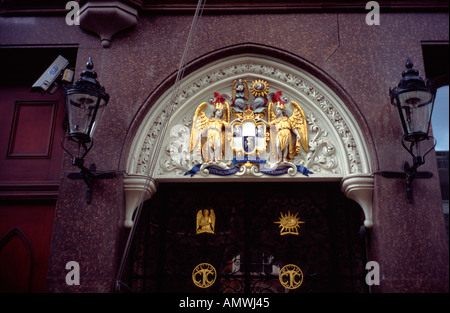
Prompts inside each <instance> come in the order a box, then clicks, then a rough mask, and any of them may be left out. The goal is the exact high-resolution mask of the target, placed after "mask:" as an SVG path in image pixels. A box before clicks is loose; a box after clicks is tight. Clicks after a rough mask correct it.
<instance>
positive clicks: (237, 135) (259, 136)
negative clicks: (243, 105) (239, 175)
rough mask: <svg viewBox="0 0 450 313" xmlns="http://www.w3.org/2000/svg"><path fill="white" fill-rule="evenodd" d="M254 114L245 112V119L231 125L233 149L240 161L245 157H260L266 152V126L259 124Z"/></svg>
mask: <svg viewBox="0 0 450 313" xmlns="http://www.w3.org/2000/svg"><path fill="white" fill-rule="evenodd" d="M245 113H247V114H245ZM252 113H253V112H252V111H250V110H248V111H246V112H244V116H245V118H244V119H243V120H237V121H235V122H234V123H233V124H232V125H231V131H232V136H233V141H232V147H233V152H234V153H235V155H236V159H238V160H239V159H240V158H244V157H245V156H259V155H260V153H261V152H264V151H266V144H267V141H266V125H265V124H264V123H263V122H257V121H256V120H255V118H254V117H253V114H252Z"/></svg>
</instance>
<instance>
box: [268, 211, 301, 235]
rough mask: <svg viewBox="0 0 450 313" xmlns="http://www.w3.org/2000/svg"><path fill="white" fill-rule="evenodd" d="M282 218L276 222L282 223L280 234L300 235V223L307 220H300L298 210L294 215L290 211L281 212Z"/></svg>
mask: <svg viewBox="0 0 450 313" xmlns="http://www.w3.org/2000/svg"><path fill="white" fill-rule="evenodd" d="M280 214H281V216H280V220H279V221H277V222H275V224H280V228H281V230H280V235H289V234H290V235H298V229H299V228H300V224H304V223H305V222H302V221H300V219H299V218H298V217H297V215H298V212H297V213H295V215H292V214H291V212H290V211H288V212H287V214H284V215H283V212H281V213H280Z"/></svg>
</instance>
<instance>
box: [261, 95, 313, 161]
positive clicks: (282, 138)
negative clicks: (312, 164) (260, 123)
mask: <svg viewBox="0 0 450 313" xmlns="http://www.w3.org/2000/svg"><path fill="white" fill-rule="evenodd" d="M281 95H282V94H281V91H277V92H276V93H272V94H271V98H272V102H270V103H269V108H268V111H269V114H268V122H269V125H270V126H271V134H270V138H271V150H272V155H273V156H274V157H275V159H276V160H277V162H289V161H291V160H292V159H293V158H294V156H296V155H297V154H299V153H300V146H301V147H302V148H303V150H305V152H308V130H307V126H306V117H305V113H304V112H303V110H302V108H301V107H300V105H299V104H298V103H297V102H294V101H291V106H292V108H293V112H292V115H291V116H288V115H287V113H286V105H285V101H284V100H283V99H281Z"/></svg>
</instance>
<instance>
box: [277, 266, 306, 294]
mask: <svg viewBox="0 0 450 313" xmlns="http://www.w3.org/2000/svg"><path fill="white" fill-rule="evenodd" d="M279 280H280V283H281V285H282V286H283V287H284V288H287V289H297V288H298V287H300V285H301V284H302V283H303V272H302V270H301V269H300V268H299V267H298V266H297V265H295V264H287V265H285V266H283V268H282V269H281V270H280V274H279Z"/></svg>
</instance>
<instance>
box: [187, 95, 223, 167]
mask: <svg viewBox="0 0 450 313" xmlns="http://www.w3.org/2000/svg"><path fill="white" fill-rule="evenodd" d="M214 96H215V97H216V101H215V102H214V111H213V115H212V116H211V117H209V118H208V117H207V116H206V114H205V109H206V107H207V106H208V103H207V102H203V103H201V104H200V105H199V106H198V107H197V109H196V110H195V113H194V119H193V122H192V131H191V142H190V152H192V151H193V150H194V149H195V148H197V149H198V150H197V151H198V152H200V151H201V155H202V158H203V160H204V161H205V162H217V161H220V160H221V159H222V158H223V156H224V155H225V127H226V126H227V125H228V124H229V123H230V106H229V104H228V102H226V101H225V99H224V97H223V96H224V95H219V94H218V93H215V94H214Z"/></svg>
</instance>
